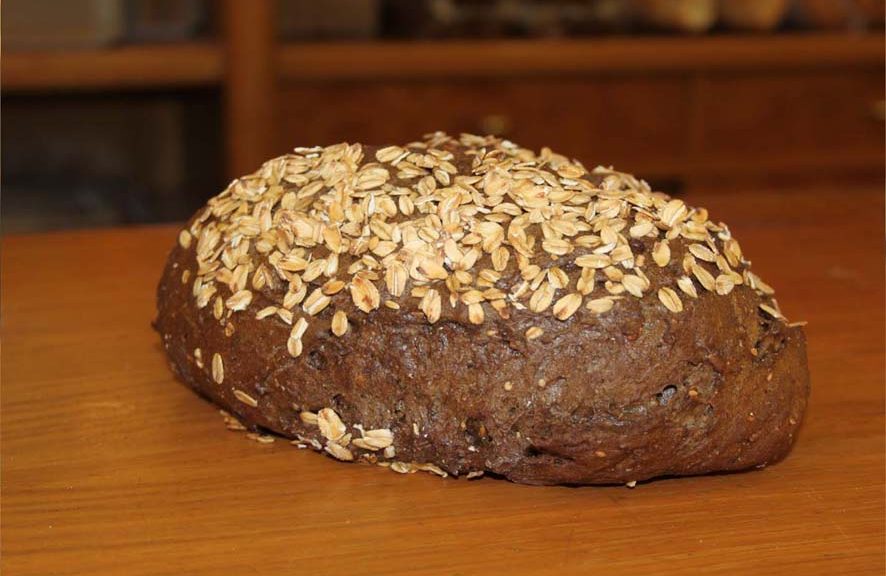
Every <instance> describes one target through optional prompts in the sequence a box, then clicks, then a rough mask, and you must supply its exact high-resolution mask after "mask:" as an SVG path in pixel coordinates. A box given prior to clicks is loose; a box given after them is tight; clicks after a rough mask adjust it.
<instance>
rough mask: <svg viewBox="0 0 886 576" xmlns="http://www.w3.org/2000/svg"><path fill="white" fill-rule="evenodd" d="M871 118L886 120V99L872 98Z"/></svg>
mask: <svg viewBox="0 0 886 576" xmlns="http://www.w3.org/2000/svg"><path fill="white" fill-rule="evenodd" d="M870 113H871V118H873V119H874V120H879V121H880V122H886V100H874V102H873V103H872V104H871V110H870Z"/></svg>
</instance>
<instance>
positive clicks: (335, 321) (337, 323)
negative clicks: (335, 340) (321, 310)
mask: <svg viewBox="0 0 886 576" xmlns="http://www.w3.org/2000/svg"><path fill="white" fill-rule="evenodd" d="M331 328H332V333H333V334H335V335H336V336H343V335H344V334H345V332H347V331H348V315H347V313H345V311H344V310H336V312H335V314H333V315H332V326H331Z"/></svg>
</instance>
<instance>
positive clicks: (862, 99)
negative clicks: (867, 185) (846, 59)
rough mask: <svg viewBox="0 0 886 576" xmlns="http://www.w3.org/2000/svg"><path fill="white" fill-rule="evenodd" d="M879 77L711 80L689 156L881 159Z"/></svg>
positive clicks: (704, 84) (841, 74) (780, 160)
mask: <svg viewBox="0 0 886 576" xmlns="http://www.w3.org/2000/svg"><path fill="white" fill-rule="evenodd" d="M882 100H883V75H882V72H867V71H857V70H848V71H825V72H795V73H779V74H767V75H763V74H753V75H751V74H746V75H731V76H728V77H717V76H711V77H708V78H706V79H703V80H701V81H700V83H699V85H698V94H697V115H696V122H697V139H696V140H695V141H694V142H693V157H694V158H696V159H697V160H699V161H702V162H704V161H710V162H713V163H715V164H721V163H732V162H735V161H741V162H745V163H747V164H748V166H749V167H750V168H752V167H753V163H754V162H762V163H764V164H767V165H773V166H777V165H780V164H781V165H785V166H789V165H790V164H792V163H793V164H796V165H797V166H799V165H801V164H808V165H809V166H810V167H814V165H815V164H818V163H819V162H820V163H824V164H836V163H847V162H848V163H850V164H852V163H853V162H854V163H856V164H859V163H863V162H865V161H867V162H870V161H871V159H876V158H877V156H879V160H877V163H879V164H882V155H883V151H884V149H883V138H884V130H883V120H882V118H878V117H877V112H876V106H877V103H878V102H882Z"/></svg>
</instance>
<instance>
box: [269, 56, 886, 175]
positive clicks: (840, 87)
mask: <svg viewBox="0 0 886 576" xmlns="http://www.w3.org/2000/svg"><path fill="white" fill-rule="evenodd" d="M691 41H693V40H686V42H691ZM695 41H697V42H704V40H701V39H699V40H695ZM748 41H749V42H750V40H748ZM714 44H716V43H714ZM714 47H716V46H715V45H714ZM293 49H295V48H293ZM443 50H444V49H443V48H441V56H445V52H444V51H443ZM477 58H478V59H482V58H483V55H482V51H481V50H478V54H477ZM353 65H354V66H359V65H360V64H359V62H355V63H353ZM407 67H408V65H407ZM431 67H433V65H431ZM588 68H589V69H588V70H587V71H582V70H571V69H562V68H561V69H556V68H555V69H554V70H555V72H554V73H553V74H552V73H547V72H546V71H544V70H539V69H537V68H536V69H529V70H527V71H526V72H525V73H523V74H521V73H519V72H512V71H508V72H507V73H505V74H494V73H493V74H487V75H478V74H471V73H470V72H471V70H472V69H471V68H470V66H468V67H466V71H467V73H466V74H463V75H460V74H459V73H458V72H453V71H451V70H447V71H445V72H444V73H442V74H422V73H421V72H418V73H416V71H414V70H413V71H407V72H405V73H404V74H402V75H400V74H396V73H393V72H392V73H390V74H387V75H385V74H380V76H383V77H381V78H372V77H364V76H363V75H358V77H356V78H349V77H348V76H349V73H348V71H347V70H343V71H342V72H341V73H340V74H339V75H337V76H336V75H331V76H329V77H311V76H313V74H312V73H311V72H310V71H308V73H307V76H309V77H308V78H306V79H304V80H300V79H299V78H298V72H297V71H293V73H292V74H290V75H289V77H288V78H284V80H283V81H282V82H281V84H280V87H279V90H278V92H277V100H276V108H277V121H276V122H275V130H274V137H275V143H276V147H277V149H278V150H280V151H283V150H286V149H288V148H290V147H291V146H293V145H298V144H303V143H332V142H337V141H343V140H351V141H364V142H373V143H380V144H383V143H391V142H404V141H408V140H410V139H414V138H416V137H417V136H419V135H420V134H422V133H425V132H428V131H432V130H445V131H448V132H451V133H459V132H462V131H469V132H478V133H484V132H494V133H498V134H501V135H503V136H506V137H508V138H512V139H514V140H515V141H517V142H519V143H521V144H523V145H526V146H529V147H534V148H538V147H541V146H545V145H548V146H552V147H555V148H556V149H557V150H558V151H561V152H563V153H566V154H569V155H572V156H574V157H576V158H579V159H580V160H582V161H583V162H585V163H586V164H590V165H596V164H607V165H610V164H611V165H614V166H615V167H616V168H622V169H625V170H630V171H633V172H635V173H637V174H639V175H642V176H644V177H647V178H650V179H653V180H656V181H659V182H670V183H672V184H676V185H677V186H686V187H692V186H704V187H706V188H711V187H717V186H718V183H724V184H728V183H729V182H742V183H748V182H757V181H759V182H765V181H768V180H771V179H773V178H776V179H777V178H782V179H791V178H812V179H815V178H828V177H833V178H835V179H836V178H842V177H844V176H845V175H846V174H847V173H848V174H849V175H850V176H867V177H868V178H874V179H875V178H882V170H883V162H884V124H883V118H882V115H878V112H877V110H878V106H882V100H883V70H882V63H880V64H877V62H876V59H871V60H870V61H868V62H861V63H859V62H832V61H828V60H827V59H826V58H825V59H821V60H820V61H818V60H816V59H815V58H814V57H812V56H811V55H810V57H808V58H806V59H805V60H796V61H788V62H784V61H782V62H776V63H775V65H770V64H768V63H766V62H757V63H753V65H751V64H750V63H749V62H747V61H745V60H743V59H741V58H737V59H736V60H735V62H733V63H732V65H730V64H729V63H728V62H727V63H724V64H722V65H718V66H710V67H707V68H704V67H703V68H702V69H698V67H695V66H693V63H691V62H685V66H684V67H682V68H681V67H671V66H663V65H660V64H659V65H657V66H656V65H655V63H653V66H651V67H650V68H647V69H644V68H642V67H640V68H638V69H633V68H631V67H630V66H626V67H625V68H624V69H623V70H617V69H616V70H612V69H602V70H597V69H594V67H593V66H589V67H588ZM880 114H881V113H880Z"/></svg>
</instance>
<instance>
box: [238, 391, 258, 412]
mask: <svg viewBox="0 0 886 576" xmlns="http://www.w3.org/2000/svg"><path fill="white" fill-rule="evenodd" d="M234 396H235V397H236V398H237V400H239V401H240V402H242V403H244V404H246V405H247V406H252V407H253V408H255V407H257V406H258V400H256V399H255V398H253V397H252V396H250V395H249V394H247V393H246V392H244V391H243V390H240V389H238V388H234Z"/></svg>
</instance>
